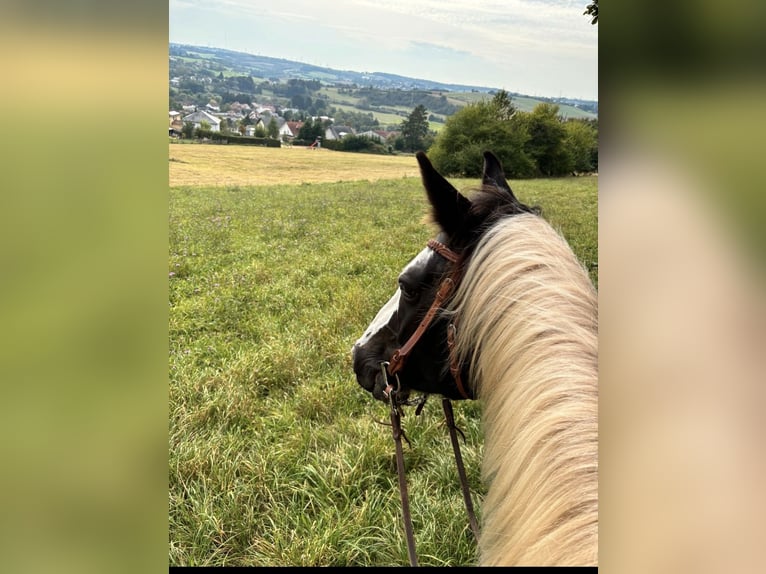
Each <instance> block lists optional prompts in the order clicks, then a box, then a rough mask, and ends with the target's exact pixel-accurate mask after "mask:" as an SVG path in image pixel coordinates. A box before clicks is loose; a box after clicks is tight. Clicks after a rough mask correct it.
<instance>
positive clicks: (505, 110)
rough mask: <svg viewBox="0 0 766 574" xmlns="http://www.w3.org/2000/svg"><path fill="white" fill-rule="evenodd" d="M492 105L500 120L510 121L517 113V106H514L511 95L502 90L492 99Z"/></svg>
mask: <svg viewBox="0 0 766 574" xmlns="http://www.w3.org/2000/svg"><path fill="white" fill-rule="evenodd" d="M492 105H493V106H494V107H495V113H496V114H497V118H498V119H500V120H509V119H511V118H512V117H513V114H515V113H516V106H514V105H513V101H512V99H511V96H510V94H509V93H508V92H506V91H505V90H500V91H499V92H497V93H496V94H495V95H494V96H493V97H492Z"/></svg>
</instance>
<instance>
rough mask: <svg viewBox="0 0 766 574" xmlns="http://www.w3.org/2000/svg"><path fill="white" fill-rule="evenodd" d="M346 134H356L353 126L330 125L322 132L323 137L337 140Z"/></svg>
mask: <svg viewBox="0 0 766 574" xmlns="http://www.w3.org/2000/svg"><path fill="white" fill-rule="evenodd" d="M347 135H356V132H355V131H354V128H352V127H351V126H330V127H328V128H327V129H326V130H325V132H324V139H326V140H339V139H343V137H344V136H347Z"/></svg>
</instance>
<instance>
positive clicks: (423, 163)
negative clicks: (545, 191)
mask: <svg viewBox="0 0 766 574" xmlns="http://www.w3.org/2000/svg"><path fill="white" fill-rule="evenodd" d="M416 158H417V161H418V164H419V166H420V173H421V178H422V181H423V187H424V188H425V191H426V195H427V197H428V201H429V203H430V204H431V212H432V219H433V221H434V223H435V224H436V225H437V226H438V228H439V233H438V235H437V236H436V238H435V240H432V241H430V242H429V245H428V246H427V247H425V248H423V249H422V250H421V251H420V252H419V253H418V254H417V255H415V257H414V258H413V259H412V260H411V261H410V262H409V263H407V265H405V267H404V268H403V270H402V271H401V273H400V274H399V280H398V284H399V286H398V289H397V290H396V292H395V293H394V294H393V296H392V297H391V298H390V299H389V300H388V302H387V303H386V304H385V305H383V307H382V308H381V309H380V311H378V314H377V315H376V317H375V318H374V319H373V321H372V323H370V325H369V326H368V327H367V329H366V330H365V332H364V334H363V335H362V336H361V337H360V338H359V339H358V340H357V341H356V343H355V344H354V346H353V348H352V360H353V366H354V372H355V374H356V378H357V382H358V383H359V385H361V387H362V388H364V389H365V390H367V391H369V392H371V393H372V395H373V397H375V398H376V399H379V400H382V401H386V400H387V397H388V392H389V390H390V389H391V388H394V389H397V392H398V396H399V398H400V399H402V400H403V398H406V397H407V396H408V394H409V393H410V391H418V392H422V393H426V394H439V395H442V396H443V397H446V398H450V399H466V398H474V397H473V396H472V393H471V391H470V383H468V384H467V385H464V384H463V383H461V379H462V381H467V368H465V367H464V366H459V365H450V352H449V345H448V343H449V340H450V331H451V330H453V333H454V325H453V324H452V323H451V321H450V317H449V313H448V312H446V311H445V308H446V307H447V303H448V299H449V295H450V294H451V293H452V292H453V291H454V287H455V286H456V284H457V283H458V282H459V280H460V276H461V274H462V270H463V269H464V268H465V267H466V266H467V264H468V262H469V260H470V257H471V253H472V251H473V249H474V247H475V246H476V243H477V242H478V240H479V238H480V237H481V234H482V233H483V232H484V231H485V230H486V229H488V228H489V227H490V226H491V225H492V223H494V222H495V221H496V220H497V219H498V218H500V217H504V216H508V215H515V214H518V213H539V210H538V208H536V207H528V206H526V205H524V204H523V203H521V202H520V201H519V200H518V199H517V198H516V196H515V195H514V193H513V191H512V190H511V187H510V186H509V185H508V182H507V181H506V178H505V173H504V172H503V168H502V165H501V164H500V161H499V160H498V159H497V157H495V155H494V154H492V153H491V152H489V151H487V152H485V153H484V168H483V172H482V186H481V188H480V189H479V190H477V193H475V194H474V195H473V196H472V198H471V199H468V198H467V197H465V196H464V195H463V194H461V193H460V192H459V191H458V190H457V189H455V187H454V186H453V185H452V184H450V183H449V182H448V181H447V180H446V179H445V178H444V177H443V176H442V175H441V174H439V173H438V172H437V171H436V169H435V168H434V167H433V165H432V164H431V162H430V161H429V159H428V157H427V156H426V154H425V153H423V152H418V153H417V154H416ZM405 359H406V360H405ZM392 363H393V364H395V365H396V367H395V376H393V375H394V373H393V372H392V371H394V369H392ZM381 365H384V367H386V366H387V368H383V369H382V368H381ZM464 387H465V388H464Z"/></svg>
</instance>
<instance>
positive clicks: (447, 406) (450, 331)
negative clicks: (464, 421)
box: [380, 239, 479, 566]
mask: <svg viewBox="0 0 766 574" xmlns="http://www.w3.org/2000/svg"><path fill="white" fill-rule="evenodd" d="M428 247H430V248H431V249H433V250H434V251H435V252H436V253H438V254H439V255H441V256H442V257H444V258H445V259H446V260H447V261H449V262H450V263H451V264H452V266H453V269H452V272H451V273H450V274H449V275H448V276H447V277H445V278H444V279H443V280H442V282H441V284H440V285H439V289H438V290H437V292H436V296H435V297H434V301H433V303H431V306H430V307H429V309H428V311H427V312H426V314H425V316H424V317H423V319H421V321H420V324H419V325H418V327H417V329H415V332H414V333H413V334H412V335H411V336H410V338H409V339H408V340H407V342H406V343H405V344H404V345H403V346H402V347H401V348H399V349H397V350H396V351H394V353H393V355H391V360H390V361H384V362H382V363H381V364H380V368H381V372H382V374H383V377H384V378H385V380H386V381H388V380H389V377H393V378H394V380H395V381H396V386H394V385H392V384H391V383H390V382H389V383H388V384H387V385H386V388H385V390H384V391H383V394H384V396H385V397H386V398H387V399H388V400H389V403H390V406H391V428H392V431H393V437H394V444H395V447H396V469H397V474H398V478H399V493H400V495H401V499H402V520H403V521H404V530H405V535H406V538H407V552H408V555H409V559H410V565H411V566H417V565H418V561H417V555H416V554H415V536H414V534H413V531H412V518H411V516H410V503H409V495H408V493H407V479H406V478H405V474H404V454H403V451H402V437H404V438H405V440H407V437H406V436H404V431H402V428H401V417H402V416H403V414H404V413H403V411H402V404H404V403H402V402H400V401H399V400H398V393H399V391H400V390H401V389H400V386H401V385H400V383H399V375H398V373H399V371H400V370H401V369H402V367H404V362H405V360H406V359H407V357H408V356H409V354H410V352H412V349H413V348H414V347H415V345H416V344H417V343H418V341H419V340H420V338H421V337H422V336H423V333H425V332H426V330H427V329H428V327H429V325H430V324H431V322H432V321H433V319H434V317H435V316H436V314H437V313H438V311H439V310H440V309H442V308H443V306H444V303H445V302H446V301H447V300H448V299H449V297H450V296H451V295H452V293H453V292H454V290H455V287H456V285H457V283H458V282H459V279H460V268H459V266H458V261H459V260H460V255H459V254H458V253H456V252H455V251H452V250H451V249H449V248H448V247H447V246H446V245H444V244H443V243H440V242H439V241H436V240H435V239H431V240H429V241H428ZM455 333H456V328H455V324H454V322H451V323H450V324H449V325H448V327H447V347H448V350H449V357H450V373H451V374H452V377H453V378H454V379H455V384H456V385H457V389H458V392H459V393H460V394H461V395H462V397H463V398H465V399H472V398H473V396H472V394H471V395H470V396H469V394H468V393H466V391H465V389H464V387H463V383H462V377H461V370H462V369H461V366H460V365H459V363H458V361H457V358H456V355H455V352H454V345H455ZM424 404H425V397H423V398H422V399H421V400H420V401H419V402H418V407H417V409H416V410H415V414H416V415H418V414H420V411H421V410H422V408H423V406H424ZM442 408H443V409H444V418H445V420H446V422H447V428H448V429H449V433H450V440H451V442H452V450H453V451H454V453H455V463H456V465H457V470H458V475H459V477H460V487H461V489H462V491H463V502H464V503H465V507H466V511H467V513H468V521H469V523H470V526H471V530H472V531H473V535H474V537H475V538H476V541H477V542H478V540H479V525H478V521H477V520H476V515H475V514H474V511H473V503H472V501H471V492H470V489H469V488H468V479H467V477H466V474H465V467H464V466H463V457H462V456H461V454H460V443H459V442H458V440H457V432H460V434H461V435H463V432H462V431H460V429H459V428H458V427H457V426H456V425H455V417H454V413H453V410H452V403H451V402H450V400H449V399H448V398H446V397H443V398H442ZM463 440H465V435H463ZM407 442H408V443H409V441H407Z"/></svg>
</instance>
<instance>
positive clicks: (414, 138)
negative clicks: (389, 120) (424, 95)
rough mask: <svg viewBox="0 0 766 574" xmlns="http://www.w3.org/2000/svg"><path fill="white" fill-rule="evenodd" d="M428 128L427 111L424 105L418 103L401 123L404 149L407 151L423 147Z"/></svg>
mask: <svg viewBox="0 0 766 574" xmlns="http://www.w3.org/2000/svg"><path fill="white" fill-rule="evenodd" d="M428 130H429V125H428V112H427V110H426V108H425V106H423V105H422V104H418V105H417V106H415V109H414V110H412V112H411V113H410V115H409V116H407V119H406V120H404V121H402V124H401V131H402V139H403V140H404V149H406V150H408V151H417V150H419V149H423V148H424V147H425V146H424V142H425V138H426V136H427V135H428Z"/></svg>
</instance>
